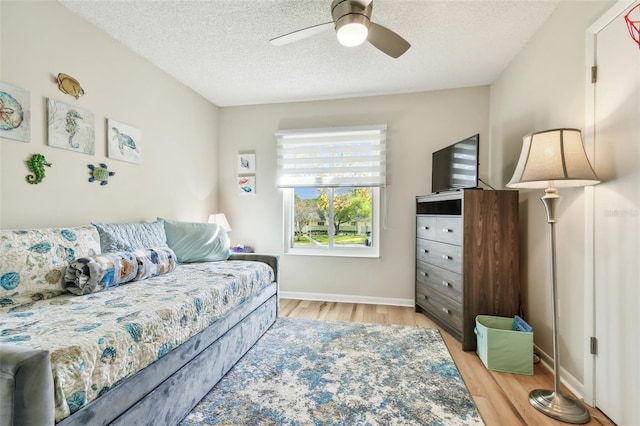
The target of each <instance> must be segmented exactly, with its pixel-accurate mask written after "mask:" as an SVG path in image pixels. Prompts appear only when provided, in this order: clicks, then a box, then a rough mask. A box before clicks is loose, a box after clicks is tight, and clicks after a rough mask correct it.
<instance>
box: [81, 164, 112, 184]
mask: <svg viewBox="0 0 640 426" xmlns="http://www.w3.org/2000/svg"><path fill="white" fill-rule="evenodd" d="M87 167H89V169H90V172H89V173H90V174H91V177H90V178H89V182H100V185H101V186H104V185H106V184H108V183H109V177H110V176H113V175H115V174H116V172H111V171H109V170H108V168H107V165H106V164H104V163H100V165H99V166H94V165H93V164H88V165H87Z"/></svg>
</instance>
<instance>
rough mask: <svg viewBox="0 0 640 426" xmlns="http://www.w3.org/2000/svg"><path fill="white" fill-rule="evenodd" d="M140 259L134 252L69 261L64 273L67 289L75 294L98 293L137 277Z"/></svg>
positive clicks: (107, 254)
mask: <svg viewBox="0 0 640 426" xmlns="http://www.w3.org/2000/svg"><path fill="white" fill-rule="evenodd" d="M137 274H138V261H137V260H136V257H135V256H134V255H133V253H132V252H128V251H121V252H116V253H103V254H99V255H97V256H93V257H82V258H80V259H76V260H74V261H72V262H71V263H69V266H67V270H66V272H65V275H64V281H65V284H66V287H67V290H68V291H69V292H71V293H73V294H77V295H83V294H90V293H96V292H98V291H102V290H106V289H107V288H109V287H114V286H117V285H119V284H123V283H127V282H129V281H132V280H134V279H135V278H136V275H137Z"/></svg>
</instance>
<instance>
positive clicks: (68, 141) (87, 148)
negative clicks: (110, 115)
mask: <svg viewBox="0 0 640 426" xmlns="http://www.w3.org/2000/svg"><path fill="white" fill-rule="evenodd" d="M47 121H48V125H49V127H48V140H49V146H54V147H56V148H62V149H68V150H69V151H76V152H81V153H83V154H91V155H93V154H95V151H96V137H95V134H96V130H95V126H96V124H95V120H94V117H93V113H92V112H91V111H87V110H84V109H82V108H78V107H76V106H74V105H68V104H65V103H63V102H58V101H56V100H55V99H51V98H48V99H47Z"/></svg>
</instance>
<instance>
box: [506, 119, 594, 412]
mask: <svg viewBox="0 0 640 426" xmlns="http://www.w3.org/2000/svg"><path fill="white" fill-rule="evenodd" d="M522 139H523V141H522V151H521V153H520V159H519V160H518V164H517V165H516V170H515V172H514V173H513V177H512V178H511V181H510V182H509V183H508V184H507V186H508V187H511V188H545V190H544V193H545V195H544V196H543V197H542V198H541V199H542V203H543V204H544V207H545V209H546V211H547V224H548V229H549V263H550V268H549V281H550V282H551V291H552V301H553V306H552V310H551V312H552V330H553V374H554V380H553V382H554V390H547V389H536V390H533V391H531V393H529V403H530V404H531V405H532V406H533V407H534V408H536V409H537V410H538V411H541V412H542V413H544V414H546V415H547V416H549V417H552V418H554V419H557V420H561V421H563V422H567V423H587V422H588V421H589V419H590V418H591V416H590V414H589V411H588V410H587V408H586V407H585V406H584V405H583V404H582V403H580V401H577V400H575V399H573V398H570V397H568V396H566V395H563V394H562V393H561V392H560V350H559V346H558V335H559V332H558V330H559V326H558V315H557V312H558V296H557V295H558V290H557V288H558V286H557V282H556V276H557V274H556V234H555V224H556V218H555V213H556V208H557V206H558V203H559V202H560V200H561V198H562V197H560V195H559V194H558V189H557V188H556V187H557V186H559V187H568V186H585V185H595V184H597V183H599V182H600V181H599V180H598V177H597V176H596V174H595V172H594V171H593V168H592V167H591V164H590V163H589V159H588V158H587V154H586V152H585V150H584V145H583V144H582V136H581V134H580V130H577V129H552V130H545V131H542V132H536V133H531V134H530V135H526V136H525V137H524V138H522Z"/></svg>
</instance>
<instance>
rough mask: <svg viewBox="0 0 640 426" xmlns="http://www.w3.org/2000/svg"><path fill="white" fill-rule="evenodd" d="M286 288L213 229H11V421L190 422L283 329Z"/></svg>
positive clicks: (6, 388)
mask: <svg viewBox="0 0 640 426" xmlns="http://www.w3.org/2000/svg"><path fill="white" fill-rule="evenodd" d="M165 231H166V233H165ZM163 239H164V240H163ZM136 246H137V247H136ZM203 250H204V252H203ZM198 257H199V258H198ZM216 259H222V260H216ZM193 260H205V261H195V262H193ZM185 261H190V262H189V263H186V262H185ZM131 268H133V269H136V272H135V273H133V272H132V270H131ZM96 277H97V278H96ZM277 278H278V258H277V257H276V256H272V255H260V254H230V252H229V251H228V238H226V233H224V231H223V230H221V228H218V227H217V225H212V224H211V225H210V224H186V223H182V222H173V221H163V220H158V221H157V222H153V223H150V224H94V225H86V226H79V227H72V228H48V229H30V230H4V231H0V305H2V306H0V425H2V426H5V425H11V426H15V425H29V426H37V425H53V424H54V423H58V424H59V425H61V426H62V425H89V424H90V425H104V424H111V423H113V424H122V425H134V424H154V425H158V424H162V425H171V424H176V423H178V422H179V421H180V420H181V419H182V418H183V417H184V416H185V415H186V414H187V413H188V412H189V411H190V410H191V409H192V408H193V407H194V406H195V405H196V404H197V403H198V401H199V400H200V399H201V398H202V397H203V396H204V395H205V394H206V393H207V392H208V391H209V390H210V389H211V388H212V387H213V386H214V385H215V384H216V383H217V382H218V381H219V380H220V379H221V378H222V376H224V374H226V372H227V371H228V370H230V369H231V367H232V366H233V365H234V364H235V363H236V362H237V361H238V360H239V359H240V358H241V357H242V356H243V355H244V354H245V353H246V352H247V351H248V350H249V349H250V348H251V346H252V345H253V344H254V343H255V342H256V341H257V340H258V339H259V338H260V336H262V335H263V334H264V333H265V332H266V330H267V329H268V328H269V327H270V326H271V325H272V324H273V322H274V321H275V319H276V317H277V315H278V281H277ZM121 281H122V282H121Z"/></svg>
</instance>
